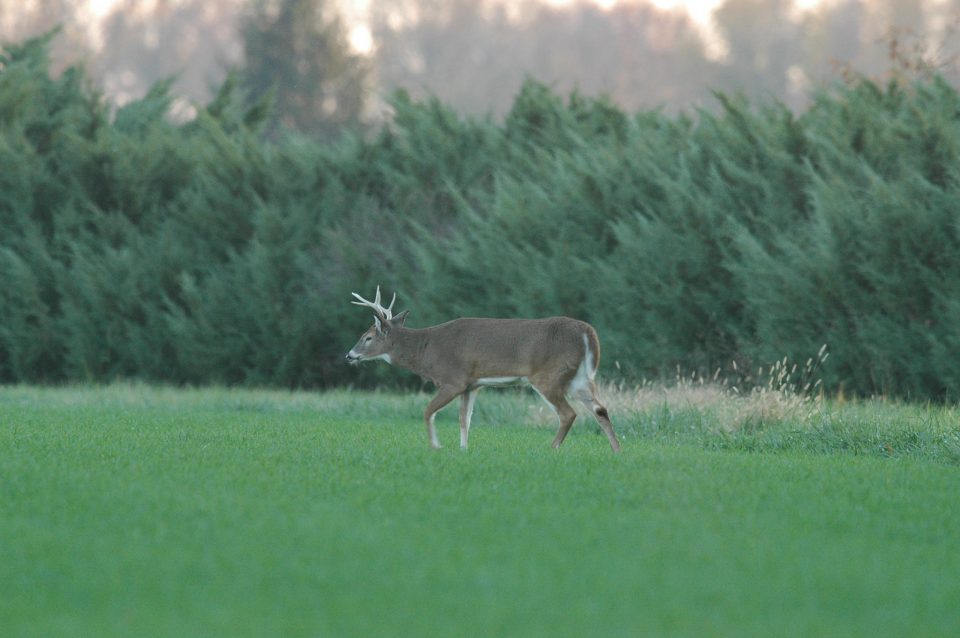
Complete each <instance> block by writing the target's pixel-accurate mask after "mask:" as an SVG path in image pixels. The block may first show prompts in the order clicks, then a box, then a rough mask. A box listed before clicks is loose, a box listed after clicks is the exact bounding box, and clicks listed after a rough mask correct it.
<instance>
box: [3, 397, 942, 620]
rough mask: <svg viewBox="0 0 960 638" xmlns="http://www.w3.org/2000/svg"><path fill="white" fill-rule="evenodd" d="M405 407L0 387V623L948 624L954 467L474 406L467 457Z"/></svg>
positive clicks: (445, 433)
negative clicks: (557, 445) (727, 443)
mask: <svg viewBox="0 0 960 638" xmlns="http://www.w3.org/2000/svg"><path fill="white" fill-rule="evenodd" d="M486 398H488V399H497V398H501V399H505V398H506V397H504V395H502V394H500V395H498V394H497V393H493V392H491V394H490V395H489V396H488V397H486ZM532 398H533V399H534V400H536V398H535V397H532ZM397 401H399V402H400V407H401V410H400V413H399V414H395V415H394V416H392V417H391V416H389V415H390V411H391V408H392V407H396V404H397ZM493 402H494V403H495V402H496V401H495V400H494V401H493ZM406 404H407V399H406V398H405V397H404V398H400V399H397V398H394V397H389V396H388V397H382V396H377V395H371V394H364V395H359V396H357V395H348V394H345V393H339V394H333V395H323V394H321V395H313V394H304V393H291V394H285V393H277V392H273V393H265V392H251V391H237V390H234V391H226V392H224V391H220V390H201V391H186V392H184V391H171V390H163V389H161V390H154V389H151V388H140V387H133V388H124V387H118V388H107V389H98V388H92V389H91V388H89V387H87V388H85V389H66V390H50V389H47V390H36V389H31V388H22V387H20V388H7V389H0V424H2V427H0V484H2V485H3V491H2V495H0V564H2V565H3V573H4V577H3V578H2V579H0V623H2V626H3V627H4V634H5V635H9V636H51V635H72V636H78V635H83V636H87V635H90V636H103V637H109V636H131V635H135V636H144V637H149V636H170V635H177V636H209V635H230V636H263V635H277V634H282V635H284V636H317V635H323V636H388V635H389V636H395V635H404V636H433V635H444V636H461V635H485V636H486V635H496V636H585V635H602V636H636V635H638V634H650V635H711V636H727V635H729V636H744V635H748V636H766V635H777V636H811V635H842V636H870V637H875V636H955V635H957V633H958V631H960V618H958V615H957V610H956V601H957V599H958V596H960V584H958V579H957V577H956V575H957V573H958V571H960V553H958V552H956V551H954V550H955V546H956V539H957V537H958V534H960V510H958V509H957V507H955V504H956V495H957V490H958V488H960V484H958V483H960V477H958V475H957V472H956V468H955V467H948V466H945V465H943V464H941V463H936V462H928V461H924V460H918V459H896V460H894V459H890V460H883V459H876V458H867V457H859V456H857V457H855V456H849V455H843V456H840V455H835V454H829V453H828V454H821V453H817V454H806V453H797V452H787V453H781V454H753V453H746V452H742V451H725V452H719V451H710V450H703V449H698V448H697V447H696V446H692V445H686V444H684V443H682V442H678V440H677V439H675V438H672V437H663V436H661V437H656V438H649V439H647V440H645V441H644V442H643V443H642V444H641V443H638V442H637V441H636V440H635V439H631V438H626V439H625V440H624V451H623V453H622V454H620V455H614V454H612V453H611V452H610V450H609V447H608V446H607V443H606V440H605V439H604V438H603V437H602V436H596V435H593V434H591V433H590V431H589V429H587V428H575V429H574V431H573V432H572V433H571V436H570V437H569V438H568V439H567V442H566V443H565V444H564V448H563V449H562V450H561V451H559V452H555V451H553V450H551V449H550V448H549V443H550V441H551V439H552V436H553V432H552V428H551V430H544V429H542V428H530V427H524V426H523V425H520V423H521V422H518V421H516V420H512V419H509V420H503V421H500V422H499V423H498V424H494V423H492V422H491V421H490V420H488V418H487V417H488V415H487V414H484V413H482V412H480V410H481V408H482V409H484V410H487V409H489V407H490V404H491V401H485V400H481V401H479V402H478V414H477V417H478V424H477V427H476V429H475V432H474V436H473V437H472V446H473V447H472V449H471V450H469V451H468V452H466V453H463V452H461V451H460V450H459V449H457V447H456V445H455V441H456V434H455V431H456V426H455V425H454V423H453V418H455V417H454V413H455V412H456V410H450V411H448V412H447V413H446V414H445V419H444V421H443V422H442V423H440V430H441V438H442V439H443V440H445V441H446V442H447V443H448V448H446V449H443V450H440V451H436V452H432V451H430V450H429V449H428V448H427V445H426V436H425V433H424V431H423V426H422V423H421V422H420V419H419V417H418V415H417V414H416V412H414V413H413V414H412V415H411V416H410V417H409V418H408V417H407V416H404V414H403V413H404V409H405V408H404V406H406ZM373 415H376V416H375V417H374V416H373ZM883 420H884V421H886V422H889V421H893V420H896V419H895V418H891V416H888V417H886V418H885V419H883ZM621 424H622V425H624V426H628V424H629V419H627V418H626V417H620V418H619V420H618V425H621ZM688 425H693V424H688ZM867 427H868V428H869V425H868V426H867ZM918 433H922V432H918ZM451 443H453V445H452V446H449V444H451ZM837 450H839V451H842V449H840V448H837Z"/></svg>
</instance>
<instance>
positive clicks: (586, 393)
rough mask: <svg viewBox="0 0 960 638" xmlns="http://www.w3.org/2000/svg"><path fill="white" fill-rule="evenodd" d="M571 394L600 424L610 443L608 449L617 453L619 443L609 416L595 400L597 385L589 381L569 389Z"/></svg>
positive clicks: (605, 409)
mask: <svg viewBox="0 0 960 638" xmlns="http://www.w3.org/2000/svg"><path fill="white" fill-rule="evenodd" d="M571 393H572V394H573V396H574V397H576V398H577V399H578V400H579V401H580V402H581V403H582V404H583V405H585V406H586V407H587V409H588V410H590V414H592V415H593V418H595V419H596V420H597V423H599V424H600V428H601V429H602V430H603V433H604V434H606V435H607V440H608V441H610V447H611V448H612V449H613V451H614V452H619V451H620V441H618V440H617V435H616V433H615V432H614V431H613V423H611V422H610V414H609V413H608V412H607V408H606V407H605V406H604V405H603V404H602V403H600V400H599V399H597V384H596V383H594V382H593V380H592V379H590V380H589V381H587V383H585V384H582V385H579V387H575V388H571Z"/></svg>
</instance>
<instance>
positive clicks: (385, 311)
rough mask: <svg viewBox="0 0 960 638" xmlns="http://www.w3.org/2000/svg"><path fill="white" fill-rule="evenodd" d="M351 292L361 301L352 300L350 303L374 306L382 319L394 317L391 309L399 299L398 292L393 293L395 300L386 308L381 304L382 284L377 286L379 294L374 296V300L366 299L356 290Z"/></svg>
mask: <svg viewBox="0 0 960 638" xmlns="http://www.w3.org/2000/svg"><path fill="white" fill-rule="evenodd" d="M350 294H351V295H353V296H354V297H356V298H357V299H359V301H351V302H350V303H352V304H353V305H355V306H366V307H368V308H373V310H374V312H376V313H377V315H379V316H380V317H381V318H382V319H393V312H391V309H392V308H393V302H394V301H396V300H397V293H393V301H391V302H390V306H389V307H387V308H384V307H383V306H382V305H380V286H377V294H376V296H375V297H374V298H373V301H370V300H368V299H364V298H363V297H361V296H360V295H358V294H357V293H355V292H352V293H350Z"/></svg>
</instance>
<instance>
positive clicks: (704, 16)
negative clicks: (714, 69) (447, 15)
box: [87, 0, 825, 55]
mask: <svg viewBox="0 0 960 638" xmlns="http://www.w3.org/2000/svg"><path fill="white" fill-rule="evenodd" d="M121 1H122V0H87V6H88V7H89V16H90V18H91V23H93V24H96V23H97V22H98V21H99V19H101V18H103V17H104V16H106V15H107V14H108V13H110V11H111V10H112V9H113V7H114V6H115V5H116V4H118V3H119V2H121ZM531 1H540V2H543V3H545V4H549V5H553V6H563V5H568V4H572V3H573V2H574V1H575V0H500V3H502V4H504V5H508V6H509V5H512V4H513V5H516V4H523V3H529V2H531ZM590 1H591V2H593V3H594V4H596V5H597V6H599V7H602V8H611V7H613V6H615V5H616V4H617V2H618V0H590ZM633 1H636V0H633ZM646 1H647V2H648V3H649V4H652V5H654V6H655V7H657V8H659V9H669V10H683V11H686V12H687V14H688V15H689V16H690V18H691V19H692V20H693V22H694V23H696V25H697V27H698V28H699V29H700V30H701V32H702V33H703V36H704V39H705V41H706V43H707V47H708V49H713V53H714V55H722V51H720V50H719V49H722V48H723V43H721V42H718V41H717V39H718V38H717V36H716V35H715V33H714V30H713V28H712V22H711V16H712V15H713V12H714V10H716V9H717V7H719V6H720V5H721V4H723V1H724V0H646ZM824 1H825V0H794V1H793V4H794V7H795V8H796V10H797V11H808V10H810V9H814V8H816V7H817V6H819V5H820V4H822V3H823V2H824ZM371 2H375V0H339V4H340V6H341V9H342V11H343V14H344V18H345V19H346V21H347V24H349V25H351V26H350V43H351V44H352V45H353V48H354V49H355V50H356V51H357V52H359V53H369V52H370V51H371V50H372V48H373V38H372V36H371V34H370V29H369V27H368V26H367V16H368V14H369V9H370V4H371ZM144 4H147V3H144ZM94 28H95V27H94ZM94 37H95V36H94Z"/></svg>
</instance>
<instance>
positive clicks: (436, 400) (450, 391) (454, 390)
mask: <svg viewBox="0 0 960 638" xmlns="http://www.w3.org/2000/svg"><path fill="white" fill-rule="evenodd" d="M464 389H465V388H461V387H455V386H450V385H444V386H440V388H439V389H438V391H437V396H435V397H433V399H432V400H431V401H430V403H429V404H428V405H427V409H426V410H425V411H424V413H423V420H424V421H425V422H426V424H427V435H428V436H429V437H430V447H432V448H433V449H434V450H438V449H440V448H441V447H443V446H441V445H440V439H438V438H437V428H436V427H435V426H434V425H433V418H434V417H435V416H436V415H437V412H438V411H439V410H440V409H441V408H442V407H443V406H445V405H447V404H448V403H450V402H451V401H453V400H454V399H455V398H457V395H459V394H460V393H461V392H463V391H464Z"/></svg>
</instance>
